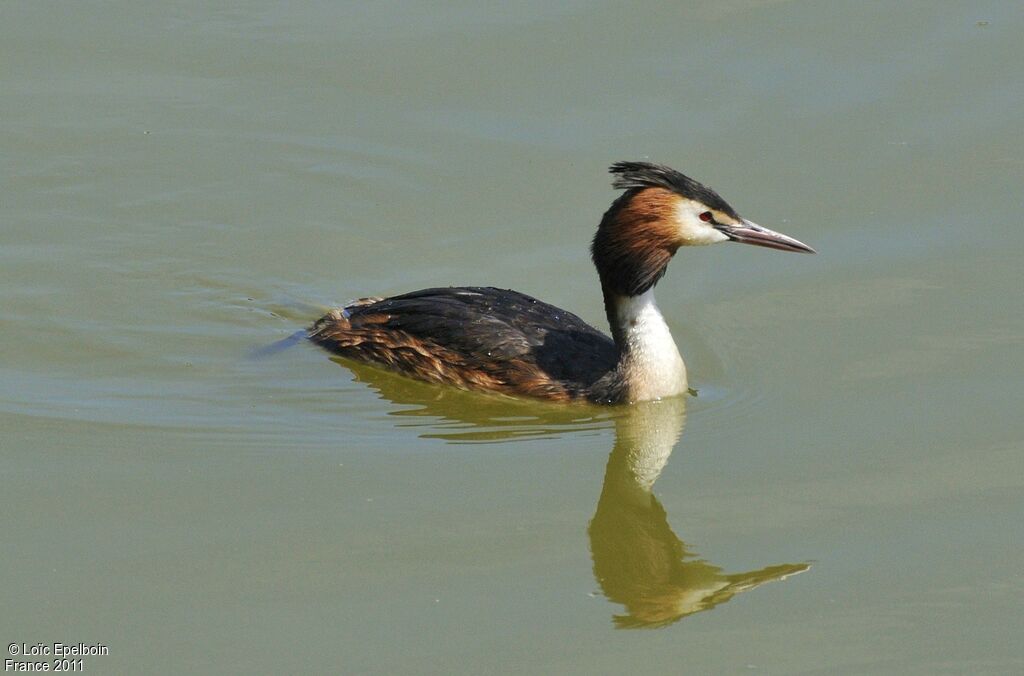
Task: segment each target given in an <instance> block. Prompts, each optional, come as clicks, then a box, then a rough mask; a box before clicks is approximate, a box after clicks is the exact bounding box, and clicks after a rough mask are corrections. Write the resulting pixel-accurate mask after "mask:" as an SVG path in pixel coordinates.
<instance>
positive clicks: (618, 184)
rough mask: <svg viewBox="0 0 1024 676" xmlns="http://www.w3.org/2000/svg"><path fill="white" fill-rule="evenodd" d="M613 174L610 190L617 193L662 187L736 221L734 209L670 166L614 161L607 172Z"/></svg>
mask: <svg viewBox="0 0 1024 676" xmlns="http://www.w3.org/2000/svg"><path fill="white" fill-rule="evenodd" d="M608 171H609V172H611V173H612V174H614V175H615V178H614V179H613V180H612V187H613V188H616V189H619V190H640V189H643V188H664V189H666V190H671V191H672V192H674V193H677V194H679V195H682V196H683V197H685V198H687V199H692V200H697V201H698V202H701V203H702V204H706V205H708V206H709V207H711V208H712V209H717V210H718V211H721V212H724V213H727V214H729V215H730V216H732V217H733V218H736V219H738V218H740V215H739V214H738V213H736V210H735V209H733V208H732V207H731V206H729V203H728V202H726V201H725V200H724V199H722V198H721V196H720V195H719V194H718V193H717V192H715V191H714V190H712V189H711V188H709V187H707V186H706V185H704V184H703V183H700V182H698V181H695V180H693V179H692V178H690V177H689V176H684V175H683V174H681V173H679V172H678V171H676V170H675V169H673V168H672V167H666V166H665V165H664V164H654V163H652V162H616V163H615V164H613V165H612V166H611V167H609V169H608Z"/></svg>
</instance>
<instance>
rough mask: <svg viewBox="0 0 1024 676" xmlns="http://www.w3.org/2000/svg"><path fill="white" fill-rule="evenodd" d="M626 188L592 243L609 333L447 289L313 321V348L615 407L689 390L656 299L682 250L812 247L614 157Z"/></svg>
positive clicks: (515, 299)
mask: <svg viewBox="0 0 1024 676" xmlns="http://www.w3.org/2000/svg"><path fill="white" fill-rule="evenodd" d="M609 171H611V173H612V174H614V175H615V179H614V181H613V182H612V185H613V187H615V188H617V189H622V190H625V191H626V192H624V193H623V194H622V195H620V196H619V198H618V199H616V200H615V201H614V202H613V203H612V205H611V207H610V208H609V209H608V211H607V212H605V214H604V217H603V218H602V219H601V223H600V225H599V226H598V228H597V234H595V235H594V240H593V243H592V244H591V247H590V252H591V258H592V259H593V261H594V266H595V267H597V274H598V276H599V277H600V279H601V290H602V292H603V293H604V308H605V313H606V314H607V316H608V323H609V324H610V325H611V330H612V337H611V338H609V337H608V336H606V335H604V334H603V333H601V332H600V331H598V330H597V329H595V328H594V327H592V326H590V325H589V324H587V323H586V322H584V321H583V320H582V319H580V318H579V317H577V316H576V315H574V314H572V313H571V312H567V311H565V310H562V309H560V308H557V307H554V306H553V305H548V304H547V303H544V302H541V301H539V300H537V299H536V298H532V297H530V296H527V295H526V294H523V293H519V292H518V291H511V290H503V289H495V288H493V287H479V286H454V287H449V288H438V289H424V290H422V291H413V292H412V293H406V294H403V295H400V296H392V297H391V298H362V299H360V300H357V301H355V302H353V303H351V304H350V305H347V306H346V307H344V308H341V309H338V310H333V311H331V312H329V313H328V314H326V315H324V316H323V317H321V318H320V319H318V320H317V321H316V322H315V323H314V324H313V325H312V326H311V327H310V328H309V331H308V336H309V339H310V340H311V341H313V342H314V343H316V344H317V345H320V346H321V347H323V348H325V349H327V350H329V351H331V352H333V353H335V354H337V355H340V356H342V357H345V358H348V359H354V360H356V361H361V362H368V363H371V364H376V365H379V366H383V367H385V368H389V369H393V370H396V371H399V372H401V373H403V374H406V375H408V376H411V377H413V378H418V379H420V380H426V381H429V382H434V383H446V384H449V385H455V386H457V387H461V388H464V389H471V390H488V391H492V392H500V393H502V394H509V395H520V396H528V397H537V398H541V399H548V400H553V401H584V400H585V401H591V402H595V403H599V404H619V403H626V402H636V401H647V400H652V399H660V398H663V397H672V396H675V395H679V394H683V393H685V392H686V391H687V381H686V366H685V365H684V364H683V359H682V357H681V356H680V355H679V349H678V348H677V347H676V344H675V342H674V341H673V340H672V336H671V334H670V333H669V330H668V325H667V324H666V323H665V319H664V318H663V317H662V316H661V312H659V311H658V306H657V305H656V304H655V302H654V286H655V285H656V284H657V283H658V281H659V280H660V279H661V277H662V275H664V274H665V269H666V268H667V267H668V262H669V260H670V259H671V258H672V256H673V255H675V253H676V250H677V249H678V248H679V247H681V246H696V245H702V244H714V243H716V242H727V241H733V242H744V243H747V244H755V245H757V246H765V247H769V248H772V249H780V250H782V251H799V252H804V253H814V249H812V248H811V247H809V246H807V245H806V244H803V243H802V242H798V241H797V240H795V239H793V238H792V237H788V236H786V235H783V234H781V233H778V232H774V231H772V230H768V229H767V228H762V227H761V226H759V225H757V224H756V223H752V222H750V221H748V220H746V219H745V218H742V217H741V216H740V215H739V214H738V213H736V210H735V209H733V208H732V207H731V206H729V204H728V203H727V202H726V201H725V200H724V199H722V198H721V197H719V195H718V193H716V192H715V191H714V190H711V189H710V188H707V187H705V186H703V185H701V184H700V183H698V182H697V181H694V180H693V179H691V178H688V177H686V176H683V175H682V174H680V173H679V172H678V171H676V170H675V169H671V168H669V167H666V166H663V165H659V164H650V163H647V162H617V163H615V164H613V165H612V166H611V168H610V170H609Z"/></svg>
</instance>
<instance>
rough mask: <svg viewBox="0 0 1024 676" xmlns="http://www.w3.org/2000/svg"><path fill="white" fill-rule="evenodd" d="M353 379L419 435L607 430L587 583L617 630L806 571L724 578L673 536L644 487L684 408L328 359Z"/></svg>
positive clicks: (790, 567)
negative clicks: (578, 402) (415, 376)
mask: <svg viewBox="0 0 1024 676" xmlns="http://www.w3.org/2000/svg"><path fill="white" fill-rule="evenodd" d="M336 361H337V362H338V363H339V364H340V365H342V366H344V367H346V368H348V369H350V370H352V372H353V374H354V376H355V380H356V381H359V382H364V383H366V384H368V385H369V386H370V387H372V388H373V389H375V390H376V391H377V392H378V393H379V394H380V396H381V397H382V398H384V399H387V400H389V401H391V402H393V403H395V404H401V405H411V406H412V408H408V409H402V410H397V411H393V412H392V414H393V415H396V416H400V417H403V418H405V420H406V421H407V422H405V423H404V424H405V425H409V426H420V425H422V426H423V427H425V428H427V430H429V431H425V432H424V433H423V434H421V435H420V436H421V437H423V438H440V439H444V440H446V441H449V442H453V443H481V442H499V441H509V440H512V439H523V438H538V437H539V438H552V437H557V436H560V435H562V434H571V433H577V432H579V431H581V430H596V429H606V428H607V427H609V426H610V425H612V424H614V427H615V446H614V447H613V449H612V452H611V455H610V456H609V458H608V465H607V468H606V470H605V476H604V485H603V487H602V490H601V497H600V499H599V500H598V503H597V510H596V512H595V513H594V518H593V519H592V520H591V522H590V527H589V529H588V534H589V536H590V552H591V557H592V559H593V564H594V577H595V578H596V579H597V582H598V584H599V585H600V587H601V590H602V592H603V593H604V595H605V596H606V597H607V598H608V599H609V600H610V601H612V602H613V603H617V604H621V605H622V606H624V607H625V609H626V612H625V614H621V615H614V616H613V621H614V624H615V626H616V627H618V628H657V627H665V626H668V625H670V624H673V623H674V622H677V621H678V620H680V619H682V618H684V617H686V616H688V615H692V614H694V613H698V612H700V611H702V610H710V609H711V608H714V607H715V606H717V605H719V604H721V603H725V602H726V601H729V600H730V599H732V598H733V597H734V596H735V595H736V594H738V593H740V592H745V591H749V590H751V589H754V588H756V587H759V586H761V585H762V584H765V583H766V582H773V581H775V580H784V579H786V578H787V577H789V576H791V575H796V574H797V573H802V572H804V571H805V570H807V569H809V568H810V564H808V563H784V564H779V565H774V566H767V567H764V568H760V569H758V570H752V571H749V572H744V573H726V572H724V571H723V570H722V568H721V567H719V566H716V565H714V564H712V563H709V562H708V561H706V560H705V559H702V558H700V557H699V556H697V555H696V554H695V553H694V550H693V549H692V548H691V547H690V546H689V545H687V544H686V543H685V542H683V541H682V540H680V539H679V537H678V536H676V534H675V533H674V532H673V531H672V528H671V526H669V524H668V515H667V514H666V512H665V508H664V507H662V505H661V503H660V502H659V501H658V499H657V498H656V497H655V496H654V493H653V492H652V488H653V486H654V482H655V481H656V480H657V478H658V476H660V474H661V471H662V469H664V467H665V464H666V463H667V462H668V458H669V456H670V455H671V454H672V450H673V448H674V447H675V445H676V443H677V442H678V441H679V439H680V437H681V436H682V432H683V427H684V424H685V420H686V401H685V399H684V398H682V397H672V398H669V399H665V400H662V401H652V402H643V403H639V404H633V405H631V406H625V407H617V408H608V407H596V406H549V405H537V404H536V403H535V402H530V401H521V400H516V399H511V398H508V397H501V396H492V395H487V394H480V393H470V392H464V391H460V390H457V389H454V388H449V387H444V386H436V385H429V384H424V383H419V382H416V381H412V380H409V379H407V378H403V377H401V376H399V375H396V374H393V373H390V372H387V371H384V370H382V369H378V368H374V367H372V366H367V365H364V364H359V363H355V362H351V361H348V360H344V359H338V358H336Z"/></svg>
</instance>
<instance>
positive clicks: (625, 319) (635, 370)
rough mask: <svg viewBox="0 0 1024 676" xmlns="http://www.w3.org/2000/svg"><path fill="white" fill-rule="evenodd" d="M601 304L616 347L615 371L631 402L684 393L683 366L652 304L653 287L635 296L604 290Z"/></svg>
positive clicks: (685, 383) (685, 384)
mask: <svg viewBox="0 0 1024 676" xmlns="http://www.w3.org/2000/svg"><path fill="white" fill-rule="evenodd" d="M604 302H605V311H606V313H607V314H608V323H609V324H610V325H611V330H612V337H613V338H614V340H615V344H616V346H617V347H618V348H619V364H618V371H619V374H620V375H621V377H622V378H623V380H624V381H625V383H626V386H627V389H628V392H629V398H630V400H631V401H649V400H651V399H661V398H663V397H672V396H675V395H678V394H683V393H684V392H686V389H687V382H686V366H685V365H684V364H683V358H682V357H681V356H680V354H679V348H677V347H676V344H675V341H673V340H672V334H671V332H670V331H669V329H668V324H666V323H665V318H664V317H662V315H661V312H660V311H659V310H658V306H657V304H656V303H655V302H654V289H653V287H652V288H650V289H648V290H647V291H644V292H643V293H641V294H639V295H635V296H621V295H617V294H615V293H609V291H608V289H607V287H606V288H605V298H604Z"/></svg>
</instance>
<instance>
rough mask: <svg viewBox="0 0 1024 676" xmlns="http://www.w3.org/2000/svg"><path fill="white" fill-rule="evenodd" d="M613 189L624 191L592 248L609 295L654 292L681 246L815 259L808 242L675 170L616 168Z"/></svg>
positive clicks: (624, 164)
mask: <svg viewBox="0 0 1024 676" xmlns="http://www.w3.org/2000/svg"><path fill="white" fill-rule="evenodd" d="M609 171H611V173H612V174H614V175H615V179H614V181H613V182H612V185H613V187H615V188H619V189H624V190H625V191H626V192H625V193H623V194H622V196H620V197H619V198H618V199H617V200H615V202H614V203H613V204H612V206H611V208H609V209H608V211H607V212H606V213H605V215H604V218H603V219H601V225H600V226H599V227H598V230H597V234H596V235H595V236H594V241H593V244H592V245H591V254H592V257H593V260H594V265H596V266H597V270H598V273H599V274H600V276H601V283H602V285H604V287H605V291H606V292H610V293H613V294H615V295H619V296H637V295H640V294H642V293H644V292H646V291H648V290H650V289H651V287H653V286H654V285H655V284H657V283H658V280H660V279H661V277H662V275H664V274H665V269H666V267H667V266H668V262H669V260H670V259H671V258H672V256H673V255H674V254H675V252H676V250H677V249H678V248H679V247H681V246H700V245H704V244H715V243H717V242H729V241H732V242H743V243H745V244H754V245H756V246H764V247H768V248H771V249H779V250H781V251H797V252H801V253H814V249H812V248H811V247H809V246H807V245H806V244H804V243H803V242H800V241H797V240H795V239H793V238H792V237H789V236H787V235H783V234H782V233H779V232H775V231H773V230H769V229H768V228H764V227H761V226H760V225H758V224H756V223H754V222H752V221H748V220H747V219H745V218H743V217H742V216H740V215H739V214H738V213H737V212H736V210H735V209H733V208H732V207H731V206H730V205H729V203H728V202H726V201H725V200H724V199H722V198H721V196H719V194H718V193H716V192H715V191H714V190H712V189H711V188H708V187H707V186H704V185H702V184H701V183H698V182H697V181H695V180H693V179H692V178H689V177H687V176H684V175H683V174H681V173H679V172H678V171H676V170H675V169H672V168H670V167H666V166H664V165H660V164H651V163H648V162H616V163H615V164H613V165H612V166H611V168H610V170H609Z"/></svg>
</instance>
